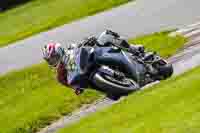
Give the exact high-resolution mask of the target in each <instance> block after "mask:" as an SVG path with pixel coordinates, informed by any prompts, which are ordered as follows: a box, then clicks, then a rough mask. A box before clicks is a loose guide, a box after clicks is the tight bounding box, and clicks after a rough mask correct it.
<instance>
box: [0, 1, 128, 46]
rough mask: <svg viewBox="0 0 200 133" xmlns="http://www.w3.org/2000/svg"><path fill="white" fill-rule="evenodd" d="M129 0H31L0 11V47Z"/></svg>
mask: <svg viewBox="0 0 200 133" xmlns="http://www.w3.org/2000/svg"><path fill="white" fill-rule="evenodd" d="M128 1H130V0H104V1H103V2H102V0H32V1H30V2H28V3H26V4H24V5H22V6H19V7H17V8H14V9H11V10H8V11H6V12H3V13H0V20H1V21H0V29H1V30H0V47H2V46H6V45H8V43H11V42H14V41H16V40H19V39H23V38H25V37H28V36H31V35H33V34H35V33H38V32H41V31H44V30H47V29H50V28H53V27H56V26H59V25H62V24H65V23H69V22H71V21H73V20H76V19H79V18H81V17H84V16H88V15H93V14H95V13H97V12H100V11H103V10H106V9H109V8H111V7H114V6H118V5H120V4H123V3H126V2H128Z"/></svg>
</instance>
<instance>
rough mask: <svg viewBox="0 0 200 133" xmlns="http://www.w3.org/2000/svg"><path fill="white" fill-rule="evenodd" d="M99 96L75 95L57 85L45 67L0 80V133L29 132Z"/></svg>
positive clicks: (88, 92)
mask: <svg viewBox="0 0 200 133" xmlns="http://www.w3.org/2000/svg"><path fill="white" fill-rule="evenodd" d="M100 96H101V95H100V94H99V93H97V92H95V91H91V90H88V91H86V93H84V94H83V95H81V96H80V97H79V96H76V95H75V94H74V92H73V91H72V90H71V89H69V88H66V87H64V86H61V85H59V84H58V83H57V82H56V80H55V78H54V72H52V71H51V70H49V69H48V66H47V65H45V64H40V65H36V66H33V67H30V68H27V69H24V70H22V71H19V72H12V73H9V74H6V75H4V76H1V77H0V114H1V116H0V133H32V132H34V131H36V130H37V129H38V128H40V127H44V126H46V125H47V124H48V123H49V122H51V121H52V120H55V119H58V118H60V117H61V116H63V115H66V114H68V113H71V112H72V111H73V110H75V109H76V108H79V107H80V106H81V105H83V104H88V103H91V102H93V101H94V100H96V99H97V98H99V97H100Z"/></svg>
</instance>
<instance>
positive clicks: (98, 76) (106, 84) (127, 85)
mask: <svg viewBox="0 0 200 133" xmlns="http://www.w3.org/2000/svg"><path fill="white" fill-rule="evenodd" d="M92 82H93V84H94V85H95V87H97V88H99V89H100V90H101V91H103V92H106V93H107V95H108V96H114V97H115V96H116V97H120V96H123V95H127V94H129V93H131V92H134V91H136V90H138V89H139V88H140V87H139V85H138V84H137V83H136V82H135V81H133V80H132V79H130V78H127V77H124V78H122V79H116V78H114V77H113V76H110V75H107V74H105V73H102V72H97V73H95V74H94V76H93V79H92Z"/></svg>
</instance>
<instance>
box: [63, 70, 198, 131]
mask: <svg viewBox="0 0 200 133" xmlns="http://www.w3.org/2000/svg"><path fill="white" fill-rule="evenodd" d="M199 75H200V67H198V68H196V69H194V70H192V71H189V72H187V73H185V74H183V75H180V76H178V77H174V78H172V79H169V80H166V81H163V82H161V83H160V84H157V85H155V86H153V87H150V88H149V89H146V90H144V91H140V92H136V93H134V94H132V95H130V96H129V97H127V98H126V99H125V100H124V101H122V102H120V103H118V104H116V105H114V106H112V107H110V108H108V109H106V110H104V111H101V112H97V113H95V114H93V115H91V116H90V117H87V118H85V119H82V120H81V121H79V122H78V123H76V124H73V125H71V126H69V127H67V128H65V129H62V130H60V131H59V133H67V132H73V133H82V132H89V133H133V132H134V133H198V132H199V130H200V124H199V122H200V112H199V110H200V103H199V99H200V95H199V92H200V90H199V82H200V76H199ZM102 116H103V117H102Z"/></svg>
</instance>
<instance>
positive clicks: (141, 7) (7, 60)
mask: <svg viewBox="0 0 200 133" xmlns="http://www.w3.org/2000/svg"><path fill="white" fill-rule="evenodd" d="M199 5H200V1H199V0H136V1H135V2H134V1H133V2H130V3H128V4H125V5H122V6H120V7H117V8H114V9H112V10H109V11H106V12H103V13H99V14H97V15H94V16H90V17H86V18H83V19H81V20H79V21H76V22H73V23H71V24H66V25H64V26H61V27H58V28H55V29H53V30H50V31H48V32H43V33H40V34H38V35H35V36H33V37H30V38H27V39H25V40H22V41H18V42H16V43H13V44H11V45H9V46H8V47H4V48H0V74H4V73H6V72H9V71H11V70H16V69H21V68H24V67H26V66H30V65H32V64H36V63H39V62H41V60H42V54H41V51H40V50H41V47H42V45H44V44H45V43H47V42H48V41H49V40H54V41H58V42H60V43H63V44H65V45H67V44H68V43H69V42H74V41H78V40H81V39H82V38H84V37H87V36H89V35H93V34H98V33H100V32H102V31H104V30H105V29H112V30H114V31H116V32H119V33H120V34H121V35H123V36H125V37H126V38H129V37H133V36H136V35H140V34H147V33H152V32H155V31H160V30H165V29H172V28H179V27H182V26H184V25H187V24H190V23H193V22H196V21H198V20H199V19H200V8H199Z"/></svg>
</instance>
